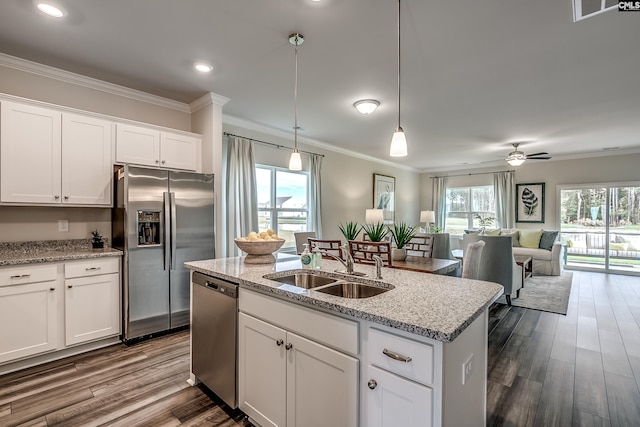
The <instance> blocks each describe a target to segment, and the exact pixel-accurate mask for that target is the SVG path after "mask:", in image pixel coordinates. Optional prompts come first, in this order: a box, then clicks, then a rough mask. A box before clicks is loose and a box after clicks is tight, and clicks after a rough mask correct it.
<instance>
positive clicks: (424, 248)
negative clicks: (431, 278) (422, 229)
mask: <svg viewBox="0 0 640 427" xmlns="http://www.w3.org/2000/svg"><path fill="white" fill-rule="evenodd" d="M405 248H406V250H407V255H408V256H421V257H424V258H432V257H433V236H415V237H414V238H413V239H411V241H410V242H409V243H407V244H406V245H405Z"/></svg>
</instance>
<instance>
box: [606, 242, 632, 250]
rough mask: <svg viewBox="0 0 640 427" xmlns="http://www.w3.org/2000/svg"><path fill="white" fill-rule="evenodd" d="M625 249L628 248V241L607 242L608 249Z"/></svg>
mask: <svg viewBox="0 0 640 427" xmlns="http://www.w3.org/2000/svg"><path fill="white" fill-rule="evenodd" d="M627 249H629V244H628V243H613V242H611V243H609V250H612V251H626V250H627Z"/></svg>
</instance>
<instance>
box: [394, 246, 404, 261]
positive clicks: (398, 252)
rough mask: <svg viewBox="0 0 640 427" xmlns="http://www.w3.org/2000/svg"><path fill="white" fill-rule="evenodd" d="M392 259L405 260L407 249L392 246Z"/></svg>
mask: <svg viewBox="0 0 640 427" xmlns="http://www.w3.org/2000/svg"><path fill="white" fill-rule="evenodd" d="M391 259H392V260H394V261H404V260H405V259H407V250H406V249H405V248H402V249H398V248H391Z"/></svg>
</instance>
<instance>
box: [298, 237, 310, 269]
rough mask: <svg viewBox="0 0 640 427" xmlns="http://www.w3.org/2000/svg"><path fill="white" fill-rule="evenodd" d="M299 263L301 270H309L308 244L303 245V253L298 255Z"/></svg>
mask: <svg viewBox="0 0 640 427" xmlns="http://www.w3.org/2000/svg"><path fill="white" fill-rule="evenodd" d="M300 263H301V264H302V268H311V253H310V252H309V244H308V243H305V244H304V251H302V254H301V255H300Z"/></svg>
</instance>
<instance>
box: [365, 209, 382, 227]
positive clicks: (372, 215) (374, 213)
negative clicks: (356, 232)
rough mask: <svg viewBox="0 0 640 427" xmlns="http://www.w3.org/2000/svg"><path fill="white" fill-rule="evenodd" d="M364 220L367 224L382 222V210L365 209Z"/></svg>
mask: <svg viewBox="0 0 640 427" xmlns="http://www.w3.org/2000/svg"><path fill="white" fill-rule="evenodd" d="M364 222H366V223H367V224H382V223H383V222H384V211H383V210H382V209H367V212H366V213H365V216H364Z"/></svg>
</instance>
